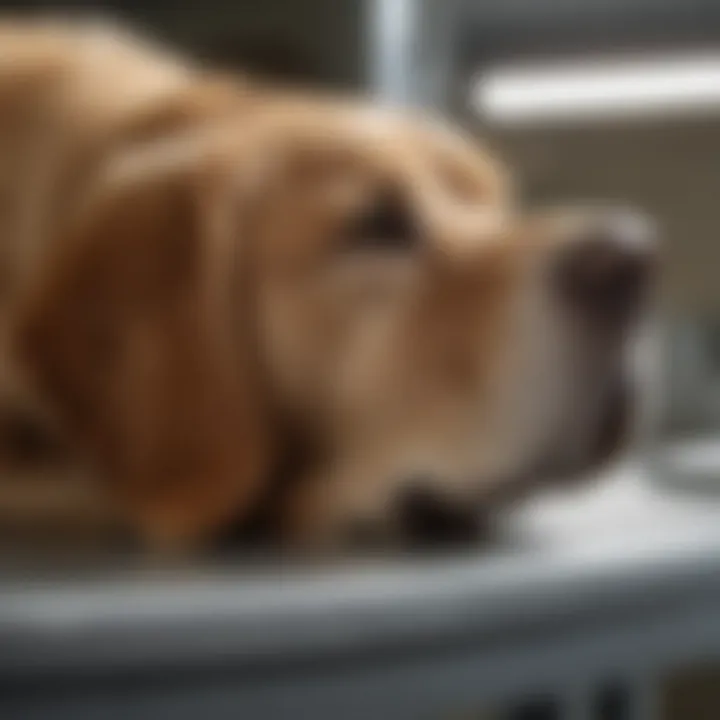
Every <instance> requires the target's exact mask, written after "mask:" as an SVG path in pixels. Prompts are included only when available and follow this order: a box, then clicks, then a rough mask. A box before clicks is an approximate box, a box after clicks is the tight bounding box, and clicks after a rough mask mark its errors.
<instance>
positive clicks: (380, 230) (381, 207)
mask: <svg viewBox="0 0 720 720" xmlns="http://www.w3.org/2000/svg"><path fill="white" fill-rule="evenodd" d="M419 235H420V233H419V229H418V226H417V222H416V220H415V218H414V217H413V215H412V212H411V209H410V208H409V207H408V204H407V203H406V202H405V200H404V198H402V197H399V196H398V195H397V194H395V193H390V192H386V193H383V194H382V195H380V196H379V197H378V198H377V199H376V200H375V201H374V202H373V203H372V204H370V205H369V206H368V207H366V208H365V209H363V210H361V211H360V213H359V214H358V215H357V216H356V217H354V218H353V219H352V220H351V222H350V226H349V228H348V229H347V232H346V236H345V240H346V242H347V243H348V244H349V245H350V247H351V248H360V249H371V250H372V249H377V250H397V251H400V250H408V249H411V248H412V247H414V246H415V245H416V243H417V242H418V239H419Z"/></svg>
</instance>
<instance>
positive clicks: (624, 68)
mask: <svg viewBox="0 0 720 720" xmlns="http://www.w3.org/2000/svg"><path fill="white" fill-rule="evenodd" d="M471 102H472V105H473V107H474V109H475V110H476V111H477V112H479V113H480V114H481V115H482V116H483V117H484V118H486V119H487V120H489V121H490V122H495V123H500V124H522V123H535V122H547V121H582V120H586V121H587V120H596V119H597V120H603V119H610V118H614V117H632V116H635V117H643V116H652V115H663V114H666V115H675V116H676V115H678V114H690V113H693V112H698V111H707V110H711V109H717V108H720V55H715V54H705V55H694V56H682V57H677V56H675V57H673V56H668V55H664V56H660V57H655V58H648V57H644V58H642V59H636V60H625V61H599V60H596V61H594V62H582V61H579V62H566V63H562V64H561V63H555V64H552V65H549V64H542V63H538V64H536V65H533V66H528V67H509V66H508V67H504V68H497V69H495V70H492V69H491V70H488V71H487V72H483V73H482V75H481V76H480V77H479V78H478V80H477V81H476V82H475V83H474V84H473V88H472V97H471Z"/></svg>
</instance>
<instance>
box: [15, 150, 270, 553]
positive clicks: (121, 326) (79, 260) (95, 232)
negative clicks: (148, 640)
mask: <svg viewBox="0 0 720 720" xmlns="http://www.w3.org/2000/svg"><path fill="white" fill-rule="evenodd" d="M147 153H148V155H149V158H145V159H143V158H136V161H135V162H134V164H133V163H128V166H127V167H126V168H125V169H124V170H123V171H122V172H116V173H115V174H114V177H113V178H112V179H111V180H109V181H107V182H105V183H103V184H102V185H103V187H102V188H101V189H100V190H98V192H97V193H95V194H94V197H93V199H92V200H91V201H90V202H89V203H88V206H87V208H86V209H85V211H84V212H83V213H82V214H81V218H80V219H79V221H78V222H77V225H76V226H75V227H74V228H73V229H72V230H71V231H70V232H68V233H67V235H66V236H65V237H64V238H63V239H62V241H61V244H60V245H59V246H58V249H57V253H56V254H55V256H54V257H53V258H52V259H51V261H50V262H49V263H48V268H47V273H46V276H45V277H44V278H43V279H42V282H40V283H39V288H38V291H37V293H36V294H35V296H34V297H32V298H30V299H29V302H28V303H27V306H26V307H25V309H24V312H23V314H22V316H21V318H22V319H21V322H20V324H19V327H18V336H17V338H18V351H19V353H20V359H21V362H23V363H24V364H25V365H26V366H27V367H28V368H29V370H30V373H31V380H32V381H33V382H35V383H36V384H37V386H38V388H39V390H40V392H41V393H42V395H43V396H45V397H48V398H49V399H50V401H51V402H52V403H53V404H54V407H55V410H56V411H57V412H58V413H59V415H60V418H61V420H62V422H63V424H64V425H66V426H67V427H68V428H69V429H70V432H71V436H72V437H73V438H74V439H75V440H76V442H77V443H78V445H79V447H80V448H82V449H84V450H86V451H88V453H89V455H90V457H91V460H92V461H93V462H94V463H95V464H96V466H97V468H98V471H99V474H100V475H101V477H104V478H107V482H108V487H109V489H110V492H111V493H112V494H113V501H114V502H117V503H118V506H119V507H120V508H121V510H122V511H123V512H125V513H127V515H128V518H129V520H130V521H131V523H133V524H134V525H135V526H136V527H137V529H138V530H139V531H140V532H141V533H142V534H143V535H144V537H145V538H146V539H147V540H148V541H149V542H151V543H156V544H164V545H168V546H170V547H173V546H175V545H180V546H186V545H188V546H190V547H192V545H193V544H195V543H199V542H202V541H204V540H206V539H209V538H210V537H211V536H212V534H213V533H214V532H215V531H217V530H219V529H220V528H221V527H222V525H223V524H224V523H227V522H231V521H237V520H241V519H242V517H243V515H244V514H245V513H249V512H250V511H251V509H252V506H253V505H254V503H255V502H256V498H257V496H258V494H259V492H260V491H261V489H262V485H263V482H264V481H265V478H266V477H267V472H268V464H269V462H270V456H271V446H272V432H271V423H270V419H269V413H268V407H267V401H266V397H265V393H264V390H263V387H262V381H261V377H262V372H261V369H260V366H261V363H260V360H259V357H258V351H257V344H256V338H255V336H254V335H255V334H254V332H253V325H254V322H255V318H254V317H253V288H252V284H253V271H252V267H251V261H250V259H249V257H248V256H249V254H250V251H251V248H250V243H248V238H246V237H242V234H243V231H242V228H241V224H242V223H241V222H240V221H241V218H242V210H241V205H242V199H241V198H240V195H241V190H240V189H239V188H238V183H237V182H235V180H234V178H233V173H232V172H228V171H226V168H227V166H228V163H216V162H213V161H212V159H208V157H205V159H204V160H201V161H199V160H198V159H197V158H192V157H190V158H184V159H181V158H173V155H172V153H166V154H165V156H163V157H162V158H161V159H158V158H153V157H152V152H151V151H147ZM160 155H162V153H160Z"/></svg>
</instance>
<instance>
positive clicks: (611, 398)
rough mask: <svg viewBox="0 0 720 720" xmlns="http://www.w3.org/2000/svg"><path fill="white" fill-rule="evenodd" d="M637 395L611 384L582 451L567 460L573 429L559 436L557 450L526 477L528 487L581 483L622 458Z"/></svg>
mask: <svg viewBox="0 0 720 720" xmlns="http://www.w3.org/2000/svg"><path fill="white" fill-rule="evenodd" d="M637 404H638V403H637V394H636V392H635V389H634V388H633V387H632V384H631V383H629V382H628V381H626V380H620V379H618V381H616V382H613V383H612V384H611V385H610V386H609V388H608V391H607V393H606V394H605V396H604V397H603V399H602V402H601V403H600V406H599V412H598V413H597V415H596V418H595V421H594V422H593V427H592V428H591V432H590V433H588V435H587V441H586V443H584V450H583V451H582V452H580V453H578V454H571V455H570V457H568V455H567V453H566V449H567V448H566V447H565V446H566V445H567V444H568V443H569V442H572V437H573V433H574V430H575V429H574V428H572V427H568V428H564V429H563V430H562V431H561V432H559V433H558V446H557V448H556V450H555V451H554V452H553V453H550V454H549V455H548V456H546V458H545V459H544V461H543V462H541V463H539V464H538V466H536V467H535V468H534V469H533V470H531V471H530V472H529V473H528V474H527V475H526V481H527V483H528V485H529V486H532V487H537V486H538V485H546V486H554V485H568V484H573V483H581V482H583V481H584V480H586V479H587V478H588V477H589V476H592V475H593V474H595V473H598V472H601V471H602V470H603V469H605V468H606V467H608V466H609V465H610V464H611V463H612V462H614V461H615V460H617V459H618V458H620V457H622V455H623V453H624V452H625V451H626V450H627V449H628V447H629V445H630V441H631V438H632V435H633V427H634V422H635V414H636V413H635V410H636V407H637Z"/></svg>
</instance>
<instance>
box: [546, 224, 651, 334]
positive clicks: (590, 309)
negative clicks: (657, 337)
mask: <svg viewBox="0 0 720 720" xmlns="http://www.w3.org/2000/svg"><path fill="white" fill-rule="evenodd" d="M654 268H655V241H654V237H653V232H652V230H651V228H650V227H649V225H648V224H647V223H646V221H644V220H643V219H642V218H641V217H640V216H635V215H629V214H617V215H609V216H606V217H604V218H599V219H598V220H596V221H595V222H594V223H591V224H588V226H587V227H586V228H584V229H583V230H582V231H580V232H579V233H578V235H577V237H575V238H573V239H572V241H571V242H570V243H568V244H567V245H565V246H564V247H563V248H562V249H561V250H560V256H559V258H558V262H557V265H556V276H555V282H556V284H557V288H558V290H559V292H560V294H561V297H562V299H563V302H564V303H565V304H566V305H567V306H568V308H569V309H570V310H571V311H573V312H575V313H576V314H577V315H578V316H579V317H580V318H581V320H584V321H586V322H588V323H592V324H593V326H605V327H611V328H616V329H617V328H623V327H625V326H626V325H627V324H628V323H629V322H631V321H632V319H633V318H634V317H635V316H636V315H637V313H638V311H639V310H640V309H641V307H642V305H643V302H644V301H645V299H646V297H647V294H648V290H649V288H650V285H651V283H652V280H653V275H654Z"/></svg>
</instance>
